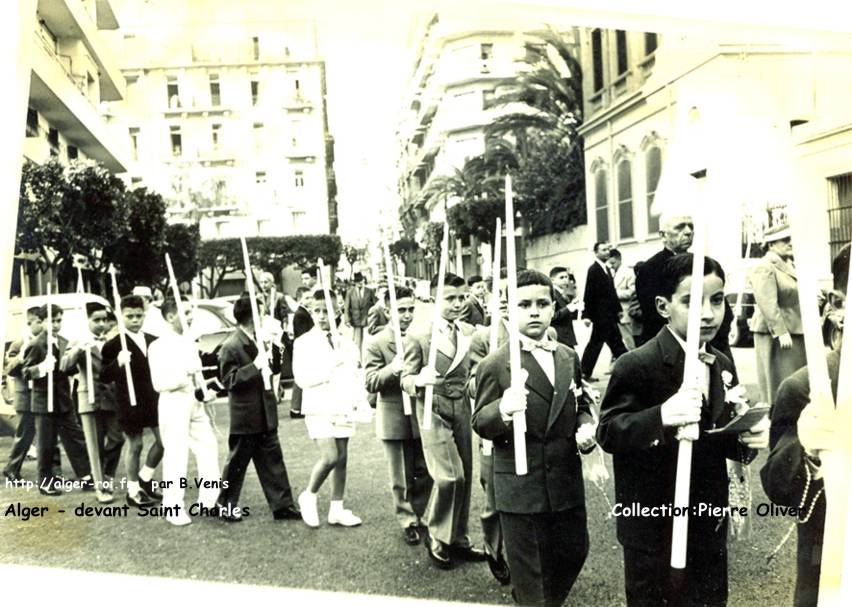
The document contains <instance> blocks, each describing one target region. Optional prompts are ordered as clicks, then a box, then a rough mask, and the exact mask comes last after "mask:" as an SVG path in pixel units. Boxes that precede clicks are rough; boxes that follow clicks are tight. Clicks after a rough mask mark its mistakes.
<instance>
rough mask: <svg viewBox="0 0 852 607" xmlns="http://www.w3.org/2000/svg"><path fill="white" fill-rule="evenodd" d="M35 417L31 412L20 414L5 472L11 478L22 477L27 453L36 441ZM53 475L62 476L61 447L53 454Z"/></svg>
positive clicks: (21, 412)
mask: <svg viewBox="0 0 852 607" xmlns="http://www.w3.org/2000/svg"><path fill="white" fill-rule="evenodd" d="M35 435H36V428H35V417H34V416H33V414H32V413H31V412H29V411H19V412H18V426H17V428H15V439H14V441H13V442H12V451H11V453H9V461H8V462H6V467H5V468H4V469H3V471H4V472H5V473H6V474H8V475H9V476H14V477H18V476H20V475H21V467H22V466H23V465H24V460H25V459H26V458H27V452H29V450H30V447H31V446H32V444H33V440H34V439H35ZM53 475H54V476H61V475H62V457H61V455H60V452H59V447H56V450H55V451H54V452H53Z"/></svg>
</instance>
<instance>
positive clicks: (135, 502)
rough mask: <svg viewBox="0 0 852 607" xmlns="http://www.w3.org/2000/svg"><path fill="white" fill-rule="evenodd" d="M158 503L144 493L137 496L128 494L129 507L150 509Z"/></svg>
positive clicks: (141, 492)
mask: <svg viewBox="0 0 852 607" xmlns="http://www.w3.org/2000/svg"><path fill="white" fill-rule="evenodd" d="M156 503H157V502H156V501H155V500H152V499H151V498H150V497H148V496H147V495H146V494H145V492H144V491H141V490H140V491H139V493H137V494H136V495H130V494H129V493H128V494H127V505H128V506H133V507H134V508H150V507H151V506H153V505H154V504H156Z"/></svg>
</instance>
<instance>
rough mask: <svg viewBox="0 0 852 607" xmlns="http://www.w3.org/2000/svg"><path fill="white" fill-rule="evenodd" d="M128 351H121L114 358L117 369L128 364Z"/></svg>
mask: <svg viewBox="0 0 852 607" xmlns="http://www.w3.org/2000/svg"><path fill="white" fill-rule="evenodd" d="M130 356H131V354H130V350H121V351H120V352H119V353H118V356H117V357H116V360H117V361H118V366H119V367H126V366H127V365H129V364H130Z"/></svg>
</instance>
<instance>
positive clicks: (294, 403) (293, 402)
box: [290, 382, 302, 413]
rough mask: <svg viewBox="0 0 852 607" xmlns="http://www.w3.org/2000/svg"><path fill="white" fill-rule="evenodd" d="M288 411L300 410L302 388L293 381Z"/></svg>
mask: <svg viewBox="0 0 852 607" xmlns="http://www.w3.org/2000/svg"><path fill="white" fill-rule="evenodd" d="M290 411H292V412H293V413H301V412H302V389H301V388H300V387H299V386H297V385H296V382H293V392H292V394H291V395H290Z"/></svg>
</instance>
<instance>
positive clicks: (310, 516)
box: [299, 491, 320, 529]
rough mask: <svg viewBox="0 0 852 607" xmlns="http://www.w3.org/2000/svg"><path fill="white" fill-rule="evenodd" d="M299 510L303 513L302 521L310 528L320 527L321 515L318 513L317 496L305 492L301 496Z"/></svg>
mask: <svg viewBox="0 0 852 607" xmlns="http://www.w3.org/2000/svg"><path fill="white" fill-rule="evenodd" d="M299 510H301V511H302V520H303V521H305V524H306V525H307V526H308V527H313V528H315V529H316V528H317V527H319V524H320V523H319V513H318V512H317V496H316V495H314V494H312V493H310V492H308V491H303V492H302V493H300V494H299Z"/></svg>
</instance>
